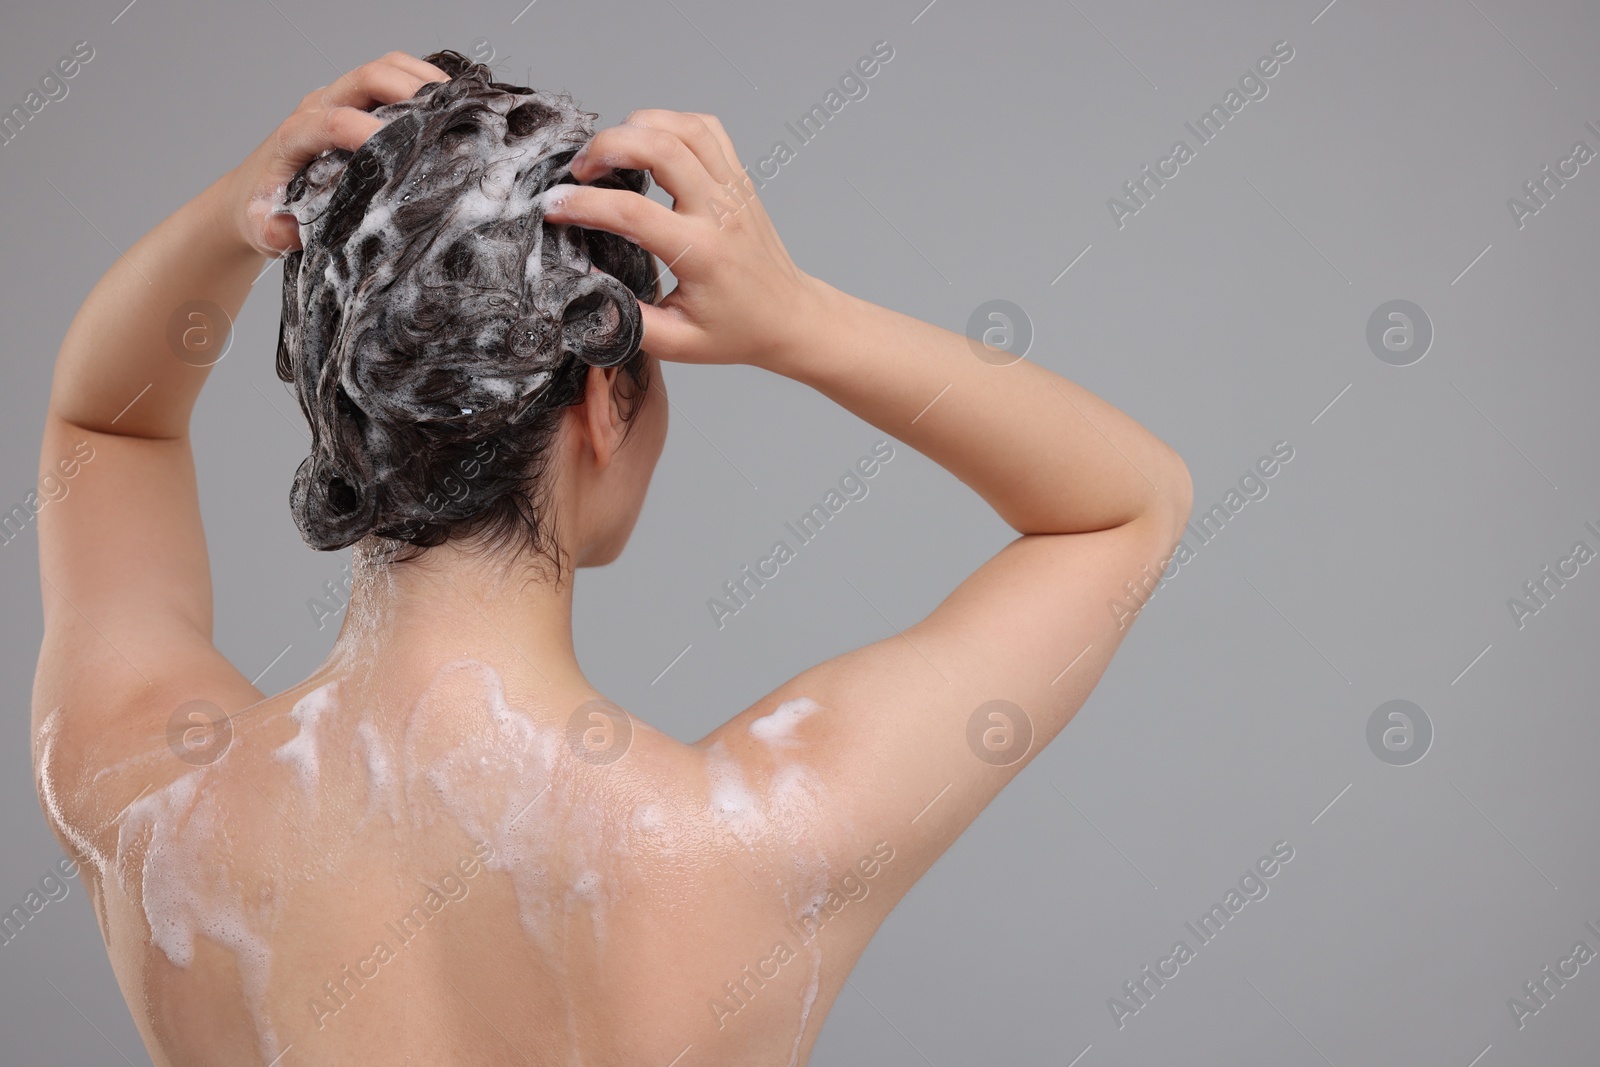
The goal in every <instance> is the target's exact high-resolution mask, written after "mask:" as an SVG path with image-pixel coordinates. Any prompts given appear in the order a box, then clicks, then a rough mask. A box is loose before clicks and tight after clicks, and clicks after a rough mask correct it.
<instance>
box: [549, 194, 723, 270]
mask: <svg viewBox="0 0 1600 1067" xmlns="http://www.w3.org/2000/svg"><path fill="white" fill-rule="evenodd" d="M544 217H545V220H546V221H547V222H555V223H565V224H567V225H571V226H582V227H585V228H587V229H591V230H605V231H606V232H608V233H614V234H617V235H619V236H621V237H625V238H627V239H628V240H630V241H632V242H633V243H634V244H636V245H638V246H640V247H641V248H644V249H646V250H648V251H650V252H653V253H654V254H655V255H657V256H659V257H660V258H661V259H662V261H663V262H666V263H674V262H677V261H678V260H679V259H680V258H681V257H683V256H684V255H686V254H691V252H690V250H691V249H692V248H693V246H694V240H695V237H694V234H693V229H694V227H693V225H692V224H691V223H690V222H689V220H688V219H686V218H684V217H683V216H682V215H679V214H677V213H676V212H674V211H673V210H672V209H671V208H669V207H667V206H665V205H663V204H658V203H656V202H655V201H654V200H651V199H650V198H649V197H647V196H642V195H640V194H639V193H635V192H633V191H631V190H628V189H597V188H595V187H593V186H588V185H556V186H552V187H551V188H550V189H548V190H546V191H545V193H544Z"/></svg>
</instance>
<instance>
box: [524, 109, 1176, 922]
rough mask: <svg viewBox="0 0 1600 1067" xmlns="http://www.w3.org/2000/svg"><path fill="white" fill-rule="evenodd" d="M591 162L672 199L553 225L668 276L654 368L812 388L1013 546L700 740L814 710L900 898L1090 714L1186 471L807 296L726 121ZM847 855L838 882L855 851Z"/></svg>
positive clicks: (576, 210) (1028, 393) (1166, 534)
mask: <svg viewBox="0 0 1600 1067" xmlns="http://www.w3.org/2000/svg"><path fill="white" fill-rule="evenodd" d="M588 154H589V155H590V156H592V157H593V159H592V160H591V161H589V162H583V161H579V162H578V163H576V164H575V166H574V172H575V174H576V175H577V176H578V177H579V178H580V180H588V179H589V178H592V177H594V176H596V175H597V174H598V173H600V172H601V171H602V170H603V169H604V167H605V166H627V167H643V168H647V169H649V170H651V172H652V173H653V174H654V175H655V176H656V179H657V181H658V182H659V183H660V184H661V185H662V187H663V188H664V189H665V190H666V191H667V192H668V193H670V194H671V195H672V196H673V198H674V201H675V203H674V206H673V208H672V209H668V208H666V207H664V206H662V205H660V204H657V203H654V202H652V201H649V200H648V199H646V198H644V197H641V196H639V195H638V194H634V193H628V192H622V191H614V190H601V189H572V188H571V187H567V188H565V189H563V191H562V192H561V193H558V194H557V195H558V196H559V197H560V198H561V203H560V204H559V205H558V206H557V207H555V208H554V209H553V210H552V211H551V213H550V214H549V215H548V216H547V217H549V218H550V219H551V221H571V222H576V223H579V224H580V225H586V226H595V227H598V228H601V229H607V230H611V231H613V232H618V233H622V234H623V235H624V236H627V237H629V238H631V239H633V240H635V241H638V242H639V243H641V244H643V245H644V246H645V247H647V248H649V249H650V250H651V251H653V252H654V253H655V254H656V255H658V256H660V257H661V258H662V259H663V260H666V261H668V262H674V261H675V262H674V266H673V272H674V274H675V275H676V276H677V278H678V282H679V287H678V289H677V290H676V291H675V292H674V293H673V294H672V295H670V296H669V297H668V298H667V299H666V300H665V301H663V303H662V305H661V306H659V307H646V308H645V309H644V312H645V316H644V317H645V340H644V346H645V348H646V349H647V350H648V351H650V352H651V353H652V354H654V355H657V356H659V357H661V358H664V359H669V360H684V361H689V362H707V363H716V362H744V363H753V364H755V365H758V366H763V367H766V368H768V369H770V370H773V371H775V372H777V373H780V374H784V375H786V376H788V377H791V378H793V379H795V380H797V381H800V382H804V383H806V384H808V385H811V386H813V387H814V388H816V389H818V390H819V391H821V392H822V393H824V394H825V395H827V396H828V397H830V398H831V399H833V400H835V401H837V402H838V403H840V404H841V405H843V406H844V407H845V408H847V409H849V410H850V411H852V412H853V413H855V414H856V415H858V416H860V417H861V418H863V419H865V420H866V421H868V422H871V423H872V424H873V425H875V426H877V427H878V428H880V429H882V430H883V431H884V432H885V433H888V434H891V435H893V436H894V437H896V438H898V439H899V440H900V441H903V442H904V443H905V444H907V445H909V446H911V447H913V448H915V449H917V450H918V451H919V452H922V453H923V454H924V455H926V456H928V457H929V458H931V459H933V460H935V461H936V462H938V463H939V464H941V465H942V466H944V467H945V468H946V469H948V470H949V471H950V472H951V473H952V474H954V475H955V476H956V477H958V478H960V479H961V480H962V481H963V482H965V483H966V484H967V485H968V486H970V487H971V488H972V489H973V490H974V491H976V492H977V493H978V494H979V495H980V496H982V497H983V499H984V500H985V501H987V502H988V503H989V504H990V505H991V506H992V507H993V508H994V509H995V511H996V512H997V513H998V514H999V515H1000V516H1001V517H1002V518H1003V519H1005V521H1006V522H1008V523H1009V524H1010V525H1011V526H1012V527H1013V528H1015V529H1016V530H1017V531H1018V533H1019V534H1021V535H1022V536H1020V537H1018V538H1017V539H1016V540H1014V541H1012V542H1011V543H1010V544H1008V545H1007V546H1006V547H1005V548H1003V549H1001V551H1000V552H999V553H998V554H997V555H996V556H995V557H994V558H993V559H991V560H990V561H989V562H987V563H985V564H984V565H983V566H982V567H980V568H979V569H978V570H977V571H976V572H975V573H973V574H972V575H971V576H970V577H968V578H967V579H966V580H965V581H963V582H962V583H961V584H960V585H959V586H958V587H957V588H956V589H955V590H954V591H953V592H952V593H951V594H950V595H949V596H948V597H946V599H945V600H944V601H943V602H942V603H941V604H940V605H939V606H938V607H937V608H935V609H934V611H933V612H932V613H930V614H929V615H928V616H927V618H925V619H923V620H922V621H920V622H917V623H916V624H915V625H912V626H910V627H908V628H907V629H905V630H903V631H901V632H900V633H897V634H893V635H891V636H888V637H886V638H884V639H883V640H881V641H878V642H875V643H874V644H871V645H868V646H866V647H864V648H861V649H857V650H855V651H853V652H849V653H846V654H845V655H842V656H839V657H836V658H835V659H832V660H828V661H827V662H825V663H821V664H818V665H817V666H815V667H812V668H810V669H809V670H807V671H805V672H803V673H802V674H800V675H798V676H797V677H796V678H794V679H791V680H790V681H789V682H786V683H785V684H784V685H782V686H780V687H779V688H778V689H777V690H775V691H774V692H773V693H771V694H769V695H768V696H767V697H766V698H764V699H763V700H761V701H759V702H757V703H756V704H755V705H753V706H752V707H751V708H749V709H747V710H746V711H744V712H743V713H741V714H740V715H738V716H736V717H735V718H734V719H732V720H730V721H729V722H728V723H727V724H725V725H724V726H723V727H721V728H719V729H718V730H717V731H715V732H714V733H713V734H712V735H711V737H709V738H707V742H708V743H709V742H711V741H715V740H721V741H723V742H724V743H725V744H726V745H728V746H729V747H731V748H733V749H734V750H735V751H739V752H741V753H746V754H748V755H750V757H751V758H752V759H753V760H756V761H757V762H759V761H760V759H761V751H762V750H761V746H760V745H759V744H757V743H756V742H755V741H754V740H753V739H752V737H751V735H750V731H749V729H748V726H749V724H750V723H751V722H753V721H754V720H755V719H756V718H759V717H761V716H763V715H766V714H769V713H770V712H771V711H772V709H773V708H774V707H775V706H776V705H777V704H778V703H780V702H782V701H785V700H789V699H794V698H796V697H802V696H803V697H809V698H811V699H812V700H815V701H816V702H817V703H818V704H820V705H822V707H823V708H824V709H825V710H824V711H823V712H819V713H817V714H815V715H812V716H809V717H807V718H806V719H805V720H803V721H802V722H801V723H800V724H799V725H798V726H797V727H796V733H797V737H798V738H799V740H801V741H803V742H804V745H805V747H804V758H806V759H807V760H808V761H809V762H811V763H812V764H813V765H816V766H817V767H818V769H819V770H820V771H822V772H823V773H824V775H825V779H826V780H827V781H830V782H834V783H841V782H854V783H860V784H858V785H856V786H855V787H853V788H849V789H843V790H837V791H835V793H834V799H833V800H832V801H831V802H830V803H832V804H833V805H834V810H832V811H831V812H830V814H831V815H832V816H835V817H836V821H837V825H841V826H843V825H849V826H853V827H855V828H856V830H855V832H854V834H853V835H851V836H852V837H854V836H860V835H866V838H867V840H869V841H870V840H872V839H875V838H876V837H882V838H884V839H885V840H887V841H888V842H889V844H890V845H891V846H892V847H894V848H895V849H896V850H897V852H899V853H901V854H903V855H907V856H908V857H909V858H910V859H909V862H907V863H904V864H898V865H897V868H898V871H897V876H896V878H895V882H897V883H900V884H901V885H902V887H903V886H908V885H909V884H910V881H911V880H913V879H914V878H915V876H916V875H917V874H920V872H921V871H922V870H923V869H925V868H926V867H927V866H928V865H930V864H931V863H932V862H933V860H934V859H936V858H937V857H938V855H939V854H940V853H941V852H943V851H944V849H945V848H947V847H948V846H949V844H950V843H951V842H952V841H953V840H954V839H955V837H956V836H957V835H958V834H959V833H960V831H961V830H962V829H964V828H965V827H966V825H967V824H968V823H970V822H971V820H972V819H973V818H974V817H976V815H977V813H978V812H979V811H981V810H982V808H983V807H984V806H985V805H986V804H987V803H988V802H989V801H990V800H991V799H993V797H994V796H995V794H996V793H998V792H999V790H1000V789H1001V788H1002V787H1003V786H1004V785H1005V784H1006V782H1008V781H1009V780H1010V779H1011V778H1012V777H1014V776H1015V775H1016V773H1017V772H1018V771H1019V770H1020V769H1021V768H1022V767H1023V766H1025V765H1026V764H1027V762H1028V761H1029V760H1030V759H1031V758H1032V757H1033V756H1034V755H1035V754H1036V753H1037V752H1038V751H1039V749H1040V748H1041V747H1042V746H1043V745H1044V744H1045V743H1047V742H1048V741H1049V740H1051V739H1052V738H1053V737H1055V736H1056V734H1058V733H1059V732H1060V731H1061V729H1062V728H1063V727H1064V726H1065V725H1066V724H1067V722H1068V721H1069V720H1070V719H1071V717H1072V716H1073V714H1074V713H1075V712H1076V711H1077V710H1078V708H1079V707H1080V706H1081V705H1082V704H1083V702H1084V700H1085V699H1086V698H1087V696H1088V694H1089V692H1090V690H1091V689H1092V688H1093V686H1094V685H1095V683H1096V682H1097V681H1098V680H1099V677H1100V675H1101V674H1102V672H1103V671H1104V670H1105V668H1106V666H1107V665H1108V663H1109V662H1110V659H1111V656H1112V654H1113V653H1114V652H1115V651H1116V649H1117V647H1118V646H1119V645H1120V643H1121V641H1122V638H1123V637H1124V636H1125V634H1126V633H1127V630H1128V624H1129V622H1130V621H1131V613H1130V612H1129V611H1123V612H1121V613H1118V612H1117V611H1115V610H1113V608H1112V606H1111V605H1112V604H1113V602H1117V603H1122V604H1125V605H1129V606H1130V607H1133V608H1135V609H1136V607H1137V604H1138V603H1139V602H1140V601H1139V600H1136V599H1134V598H1132V597H1130V596H1129V592H1128V588H1127V586H1126V585H1125V583H1127V582H1133V583H1135V586H1137V585H1138V583H1140V582H1141V580H1144V579H1145V578H1146V576H1147V575H1152V574H1158V573H1159V572H1160V570H1161V569H1162V568H1163V567H1164V566H1165V565H1166V563H1167V561H1168V559H1169V558H1170V555H1171V551H1172V548H1173V546H1174V545H1175V544H1176V543H1177V541H1178V539H1179V535H1180V533H1181V531H1182V529H1183V526H1184V524H1185V522H1186V521H1187V519H1188V514H1189V508H1190V503H1191V486H1190V480H1189V474H1188V470H1187V469H1186V467H1185V466H1184V464H1183V461H1182V460H1181V459H1180V458H1179V457H1178V455H1177V454H1176V453H1175V452H1174V451H1173V450H1172V449H1171V448H1169V447H1168V446H1167V445H1165V444H1164V443H1162V442H1161V441H1160V440H1159V439H1158V438H1156V437H1155V435H1153V434H1151V433H1150V432H1149V431H1147V430H1145V429H1144V428H1143V427H1141V426H1140V425H1139V424H1138V423H1137V422H1135V421H1134V420H1133V419H1132V418H1130V417H1128V416H1127V415H1126V414H1124V413H1123V412H1121V411H1119V410H1117V409H1116V408H1115V407H1113V406H1112V405H1111V404H1109V403H1107V402H1106V401H1105V400H1102V399H1101V398H1099V397H1097V396H1095V395H1093V394H1092V393H1090V392H1089V391H1088V390H1086V389H1084V388H1082V387H1081V386H1078V385H1075V384H1074V383H1072V382H1070V381H1068V380H1066V379H1065V378H1062V377H1060V376H1059V375H1056V374H1053V373H1051V372H1050V371H1048V370H1046V369H1044V368H1043V367H1040V366H1039V365H1037V364H1035V363H1031V362H1028V361H1027V360H1021V361H1017V362H1015V363H1011V364H1009V365H1006V366H997V365H995V364H993V363H990V362H987V361H985V360H983V359H980V358H978V356H977V355H976V354H975V352H974V351H973V348H972V346H971V344H970V343H969V341H968V339H967V338H965V337H963V336H961V335H959V334H955V333H952V332H950V331H948V330H944V329H940V328H938V327H935V326H931V325H929V324H927V323H923V322H920V321H918V320H916V319H913V318H910V317H908V316H905V315H901V314H898V313H896V312H893V311H889V310H886V309H884V308H881V307H877V306H874V305H872V304H870V303H868V302H866V301H863V300H859V299H857V298H855V297H851V296H848V295H846V294H844V293H842V292H840V291H838V290H836V289H834V288H832V287H830V286H828V285H826V284H824V283H821V282H819V281H817V280H815V279H813V278H810V277H809V276H807V275H804V274H803V273H802V272H800V271H799V270H798V269H797V268H796V267H795V266H794V264H793V262H792V261H791V260H790V259H789V258H788V254H787V252H785V251H784V249H783V246H782V242H781V241H780V240H779V239H778V237H777V234H776V232H775V231H774V230H773V228H772V225H771V223H770V221H769V220H768V219H767V217H766V214H765V212H764V210H763V209H762V208H761V205H760V203H759V201H758V200H757V199H756V198H755V197H754V193H753V191H751V190H750V189H749V187H748V182H747V180H746V183H745V184H744V185H743V186H742V188H741V186H740V185H739V184H737V181H738V179H739V178H740V177H742V172H739V171H737V169H736V167H737V161H736V157H735V156H734V153H733V148H732V145H731V143H730V142H729V141H728V139H727V135H726V133H725V132H723V130H722V128H721V125H720V124H719V123H717V122H716V120H715V119H713V118H711V117H709V116H694V115H683V114H680V113H677V112H666V111H648V112H636V113H635V115H634V116H632V117H631V118H630V122H629V123H628V124H625V125H624V126H620V127H613V128H611V129H608V130H603V131H601V133H600V134H599V135H597V136H596V138H595V139H594V141H593V142H592V143H591V145H590V150H589V153H588ZM730 203H731V204H736V205H737V207H736V209H735V210H733V211H731V212H730V211H729V210H728V205H729V204H730ZM933 532H934V533H936V531H933ZM1144 595H1145V594H1144V592H1143V590H1141V591H1140V597H1141V598H1142V597H1144ZM863 611H864V612H867V613H870V612H871V611H872V609H871V608H868V607H867V606H866V605H863ZM1069 667H1070V670H1069V669H1068V668H1069ZM994 701H1005V702H1007V706H1009V708H1016V709H1020V711H1011V710H1009V708H1008V707H1007V706H1001V705H994V704H992V703H991V702H994ZM974 724H976V725H974ZM794 752H795V753H796V754H799V753H800V752H801V750H799V749H796V750H794ZM936 797H937V798H939V799H938V802H937V805H936V806H934V807H932V808H931V809H930V810H929V811H928V813H927V814H926V816H923V815H922V814H921V813H922V809H923V808H924V807H925V806H927V805H928V804H929V802H930V801H932V800H934V799H935V798H936ZM913 819H915V823H914V824H913ZM837 844H838V847H839V849H840V850H841V856H843V857H845V861H846V862H848V861H849V859H853V858H854V857H853V856H852V855H850V854H849V852H850V850H852V849H856V848H857V847H858V846H859V842H857V841H855V840H851V841H840V842H838V843H837ZM892 895H893V896H897V895H898V894H892ZM885 903H888V902H887V901H886V902H885Z"/></svg>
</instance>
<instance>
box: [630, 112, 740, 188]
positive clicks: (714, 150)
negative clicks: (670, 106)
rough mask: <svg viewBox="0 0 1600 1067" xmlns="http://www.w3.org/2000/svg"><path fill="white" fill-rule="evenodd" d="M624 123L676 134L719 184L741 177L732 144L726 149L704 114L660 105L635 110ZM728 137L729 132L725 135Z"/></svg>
mask: <svg viewBox="0 0 1600 1067" xmlns="http://www.w3.org/2000/svg"><path fill="white" fill-rule="evenodd" d="M623 125H625V126H646V127H648V128H650V129H653V130H665V131H666V132H668V133H671V134H676V135H677V137H678V139H679V140H681V141H682V142H683V143H684V144H686V145H688V146H689V150H690V151H691V152H693V153H694V154H695V158H697V159H699V160H700V164H701V166H703V167H705V169H706V173H707V174H709V175H711V179H712V180H713V181H715V182H716V183H717V184H718V185H726V184H727V183H728V182H730V181H732V180H734V179H735V178H736V177H738V172H739V168H738V163H737V160H735V158H734V155H733V151H732V145H731V144H730V145H728V147H727V148H726V149H724V147H723V145H722V144H721V143H720V142H719V141H718V140H717V136H716V131H714V130H713V129H712V128H711V126H710V124H709V123H707V122H706V121H705V116H703V115H691V114H689V113H688V112H684V111H666V110H663V109H660V108H646V109H644V110H641V111H635V112H634V113H633V114H631V115H629V116H628V117H627V119H625V120H624V121H623ZM724 137H726V134H724Z"/></svg>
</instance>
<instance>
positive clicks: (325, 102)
mask: <svg viewBox="0 0 1600 1067" xmlns="http://www.w3.org/2000/svg"><path fill="white" fill-rule="evenodd" d="M449 80H450V78H449V75H447V74H445V72H444V71H442V70H440V69H439V68H438V67H436V66H434V65H433V64H432V63H425V62H423V61H422V60H420V59H418V58H416V57H415V56H411V55H407V54H406V53H405V52H390V53H389V54H388V55H385V56H384V57H383V58H382V59H376V60H373V61H372V62H370V63H365V64H363V65H361V66H359V67H357V68H356V69H355V70H352V71H350V72H349V73H347V74H345V75H343V76H341V77H340V78H339V79H338V80H337V81H335V82H334V83H333V84H332V85H328V86H324V87H323V88H321V89H314V90H312V91H311V92H309V93H307V94H306V96H305V98H304V99H302V100H301V101H300V105H299V106H298V107H296V108H295V109H294V114H292V115H290V116H289V117H288V118H286V119H284V120H283V122H282V123H280V124H279V125H278V128H277V129H276V130H274V131H272V135H271V136H270V137H268V138H267V139H266V140H265V141H263V142H261V145H260V146H259V147H258V148H256V150H255V151H254V152H251V153H250V155H249V157H248V158H246V159H245V160H244V162H242V163H240V164H239V165H238V166H237V167H235V168H233V170H231V171H229V172H228V173H227V174H226V175H224V176H223V177H222V179H221V180H220V181H219V182H218V183H217V186H216V193H217V195H218V196H219V197H220V201H219V203H218V205H217V209H218V211H219V212H220V213H221V216H222V218H221V221H222V223H223V225H224V227H225V230H226V232H227V233H228V234H229V235H230V236H236V237H237V238H238V240H239V241H240V242H241V243H242V244H244V245H246V246H248V247H250V248H252V249H254V250H255V251H257V252H259V253H261V254H263V255H267V256H281V255H283V254H284V253H286V252H292V251H294V250H295V249H297V248H299V247H300V225H299V223H298V222H297V221H296V220H295V217H294V216H293V215H290V214H287V213H281V212H279V210H278V206H279V205H280V204H281V203H282V197H283V194H284V190H285V189H286V188H287V187H288V184H289V179H290V178H292V177H294V175H295V172H296V171H298V170H299V169H300V168H301V167H303V166H305V164H306V163H307V162H308V161H310V160H311V159H313V158H315V157H316V156H319V155H321V154H322V153H323V152H326V151H327V150H328V149H330V148H346V149H349V150H350V151H352V152H353V151H355V150H356V149H357V148H360V147H361V145H362V144H363V143H364V142H365V141H366V139H367V138H368V137H370V136H372V134H373V133H374V131H376V130H378V129H381V128H382V126H383V121H382V120H381V119H376V118H373V117H372V116H371V115H370V114H368V113H367V112H368V111H369V110H370V109H372V108H374V107H377V106H378V105H380V104H392V103H395V102H397V101H400V100H409V99H410V98H411V97H413V96H415V95H416V92H417V90H418V89H420V88H422V87H423V86H424V85H426V84H428V83H429V82H444V81H449Z"/></svg>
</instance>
